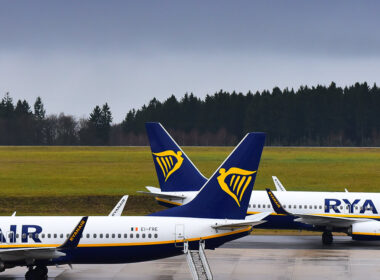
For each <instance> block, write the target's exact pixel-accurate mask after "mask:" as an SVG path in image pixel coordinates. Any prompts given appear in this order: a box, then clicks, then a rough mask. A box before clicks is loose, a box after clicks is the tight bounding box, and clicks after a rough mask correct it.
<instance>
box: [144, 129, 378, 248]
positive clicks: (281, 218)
mask: <svg viewBox="0 0 380 280" xmlns="http://www.w3.org/2000/svg"><path fill="white" fill-rule="evenodd" d="M146 130H147V133H148V138H149V142H150V147H151V151H152V156H153V161H154V165H155V168H156V173H157V177H158V181H159V185H160V188H161V189H159V188H155V187H151V186H148V187H146V188H147V189H148V192H142V193H145V194H148V195H152V196H154V197H155V199H156V200H157V202H158V203H159V204H161V205H163V206H166V207H176V206H179V205H183V204H186V203H189V202H190V201H192V199H193V198H194V197H195V196H196V195H197V193H198V190H199V189H200V186H201V185H202V183H203V182H204V181H205V180H207V179H206V177H205V176H203V175H202V173H201V172H200V171H199V170H198V169H197V168H196V166H195V165H194V164H193V163H192V162H191V160H190V159H189V158H188V156H187V155H186V154H185V152H184V151H183V150H182V149H181V148H180V147H179V145H178V144H177V143H176V142H175V141H174V139H173V138H172V137H171V136H170V134H169V133H168V132H167V131H166V130H165V128H164V127H163V126H162V125H161V124H160V123H146ZM189 178H190V179H189ZM273 181H274V183H275V186H276V189H277V191H276V192H273V194H275V195H276V196H277V197H278V198H279V199H280V200H281V201H282V202H283V205H284V208H285V207H288V208H286V209H288V211H292V210H293V212H294V213H295V214H294V215H285V214H281V213H276V211H275V209H274V208H273V206H272V203H271V201H270V199H269V197H268V194H267V192H266V191H260V190H254V191H253V192H252V196H251V199H250V202H249V205H248V210H247V215H252V214H258V213H262V212H268V211H270V212H272V214H271V215H270V216H268V217H267V218H266V223H263V224H261V225H258V226H257V228H265V229H297V230H309V231H318V232H322V243H323V244H326V245H329V244H332V243H333V235H332V232H343V233H346V234H347V235H349V236H352V238H353V239H355V240H359V239H360V240H376V239H380V222H379V221H377V220H380V215H379V213H378V209H379V210H380V194H377V193H354V192H348V191H347V189H345V192H301V191H286V189H285V188H284V186H283V185H282V184H281V182H280V181H279V180H278V178H277V177H275V176H273ZM238 184H240V183H239V180H238V179H237V178H236V180H235V185H238ZM293 212H292V213H293ZM296 214H308V215H318V221H317V220H316V219H310V218H308V219H306V218H305V217H303V218H300V217H299V216H297V215H296ZM359 221H360V222H361V223H360V224H359V223H358V222H359ZM359 225H360V227H359ZM362 227H364V228H362Z"/></svg>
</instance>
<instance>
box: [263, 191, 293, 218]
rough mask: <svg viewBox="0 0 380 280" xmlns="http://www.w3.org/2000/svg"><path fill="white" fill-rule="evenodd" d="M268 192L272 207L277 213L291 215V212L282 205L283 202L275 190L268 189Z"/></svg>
mask: <svg viewBox="0 0 380 280" xmlns="http://www.w3.org/2000/svg"><path fill="white" fill-rule="evenodd" d="M266 191H267V193H268V197H269V200H270V203H271V204H272V207H273V209H274V211H275V212H276V214H282V215H290V214H289V212H287V211H286V210H285V209H284V208H283V207H282V205H281V203H280V202H279V201H278V199H277V198H276V197H275V196H274V194H273V192H272V191H271V190H270V189H266Z"/></svg>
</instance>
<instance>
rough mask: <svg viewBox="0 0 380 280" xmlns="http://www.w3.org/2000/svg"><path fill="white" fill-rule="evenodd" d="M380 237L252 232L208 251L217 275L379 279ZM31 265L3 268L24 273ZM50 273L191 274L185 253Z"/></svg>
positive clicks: (155, 277)
mask: <svg viewBox="0 0 380 280" xmlns="http://www.w3.org/2000/svg"><path fill="white" fill-rule="evenodd" d="M379 250H380V242H356V241H352V240H351V238H350V237H345V236H338V237H336V238H335V243H334V244H333V245H331V246H324V245H322V244H321V240H320V236H301V237H300V236H248V237H245V238H242V239H239V240H236V241H233V242H230V243H227V244H225V245H224V246H223V247H222V248H218V249H216V250H214V251H210V250H207V251H206V254H207V257H208V261H209V264H210V267H211V269H212V272H213V275H214V278H215V279H226V280H227V279H247V280H248V279H249V280H253V279H255V280H287V279H289V280H290V279H292V280H293V279H294V280H298V279H334V280H340V279H364V278H365V279H366V280H371V279H379V277H380V267H379V263H380V253H379ZM24 273H25V268H20V267H18V268H14V269H10V270H7V271H5V272H3V273H1V274H0V279H2V280H11V279H12V280H13V279H22V278H23V277H24ZM49 276H50V277H49V279H57V280H71V279H79V280H87V279H129V280H135V279H147V280H166V279H167V280H174V279H178V280H180V279H191V275H190V271H189V268H188V265H187V262H186V257H185V255H182V256H178V257H173V258H168V259H162V260H157V261H150V262H143V263H132V264H116V265H74V266H73V270H71V269H70V268H69V267H68V266H62V267H59V268H56V267H52V268H50V272H49Z"/></svg>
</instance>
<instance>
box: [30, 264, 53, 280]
mask: <svg viewBox="0 0 380 280" xmlns="http://www.w3.org/2000/svg"><path fill="white" fill-rule="evenodd" d="M25 279H26V280H47V279H48V269H47V267H46V266H39V265H38V266H36V267H35V268H34V269H33V267H29V270H28V272H27V273H26V274H25Z"/></svg>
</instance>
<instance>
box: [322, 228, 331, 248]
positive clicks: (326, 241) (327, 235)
mask: <svg viewBox="0 0 380 280" xmlns="http://www.w3.org/2000/svg"><path fill="white" fill-rule="evenodd" d="M322 243H323V245H331V244H332V243H333V235H332V233H331V231H325V232H323V234H322Z"/></svg>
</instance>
